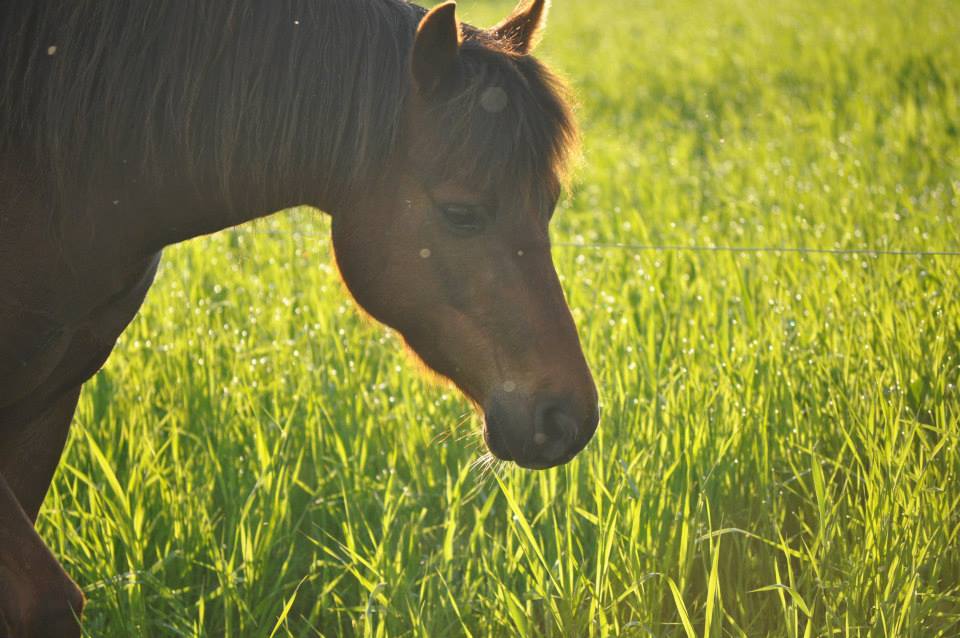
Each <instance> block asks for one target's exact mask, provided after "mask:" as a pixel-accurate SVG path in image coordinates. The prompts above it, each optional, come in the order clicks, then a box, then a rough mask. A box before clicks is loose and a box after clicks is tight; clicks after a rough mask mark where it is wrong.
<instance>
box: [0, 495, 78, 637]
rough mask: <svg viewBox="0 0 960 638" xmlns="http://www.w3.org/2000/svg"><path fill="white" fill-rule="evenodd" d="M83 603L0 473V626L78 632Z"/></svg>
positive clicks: (50, 633)
mask: <svg viewBox="0 0 960 638" xmlns="http://www.w3.org/2000/svg"><path fill="white" fill-rule="evenodd" d="M82 609H83V592H81V591H80V588H79V587H77V585H76V584H75V583H74V582H73V581H72V580H70V577H69V576H67V573H66V572H65V571H63V568H62V567H60V564H59V563H58V562H57V559H56V558H54V557H53V554H51V553H50V550H49V549H48V548H47V546H46V545H44V543H43V540H41V538H40V537H39V536H38V535H37V532H36V530H34V529H33V523H32V522H31V521H30V519H29V518H28V517H27V514H26V513H25V512H24V511H23V508H21V507H20V503H18V502H17V499H16V497H15V496H14V495H13V492H12V491H11V490H10V487H9V485H7V482H6V480H5V479H4V478H3V477H2V476H0V630H6V634H4V635H5V636H6V635H9V636H10V638H41V637H43V638H46V637H49V638H54V637H57V638H59V637H64V638H67V637H71V636H79V635H80V621H79V619H80V612H81V611H82ZM4 625H6V626H4Z"/></svg>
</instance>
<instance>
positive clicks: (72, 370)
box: [0, 253, 160, 415]
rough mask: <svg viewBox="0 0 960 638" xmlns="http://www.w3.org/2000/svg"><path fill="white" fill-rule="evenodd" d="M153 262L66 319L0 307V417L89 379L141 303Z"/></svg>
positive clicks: (157, 258)
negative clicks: (24, 402) (27, 401)
mask: <svg viewBox="0 0 960 638" xmlns="http://www.w3.org/2000/svg"><path fill="white" fill-rule="evenodd" d="M159 262H160V254H159V253H157V254H156V255H155V256H154V257H153V258H151V259H150V260H149V262H148V263H147V264H146V266H145V267H143V268H141V269H137V270H135V271H133V272H131V273H130V275H129V276H127V277H123V278H122V279H123V280H124V285H123V286H122V287H121V288H120V289H119V290H107V291H104V292H101V293H100V294H96V293H94V294H91V295H89V296H88V297H87V298H86V303H83V302H82V301H81V302H80V303H79V304H76V305H72V308H71V312H69V313H68V315H67V316H63V313H62V312H51V311H49V310H46V309H36V308H33V309H31V308H27V307H24V306H19V307H18V306H17V304H16V303H9V304H7V306H6V308H0V415H2V412H3V408H6V407H10V406H13V405H15V404H17V403H19V402H20V401H22V400H24V399H27V398H30V397H35V396H38V395H42V396H46V395H48V394H49V393H51V392H57V391H60V390H64V389H68V388H69V387H74V386H75V385H77V384H79V383H82V382H84V381H86V380H87V379H88V378H90V377H91V376H93V374H94V373H96V371H97V370H99V369H100V366H102V365H103V363H104V362H105V361H106V359H107V356H108V355H109V354H110V351H111V350H112V349H113V346H114V344H115V343H116V340H117V337H119V336H120V333H121V332H123V330H124V328H126V326H127V324H129V323H130V321H131V320H132V319H133V317H134V316H135V315H136V313H137V310H138V309H139V308H140V305H141V303H143V299H144V297H145V295H146V293H147V290H148V289H149V287H150V285H151V283H153V278H154V275H155V274H156V270H157V266H158V265H159ZM65 294H66V293H65Z"/></svg>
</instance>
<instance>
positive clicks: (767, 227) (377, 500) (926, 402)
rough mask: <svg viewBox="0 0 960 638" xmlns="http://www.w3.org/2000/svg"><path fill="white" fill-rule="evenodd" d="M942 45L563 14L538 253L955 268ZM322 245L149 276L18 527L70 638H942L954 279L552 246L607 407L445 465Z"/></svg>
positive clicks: (861, 21)
mask: <svg viewBox="0 0 960 638" xmlns="http://www.w3.org/2000/svg"><path fill="white" fill-rule="evenodd" d="M508 6H509V2H484V1H482V0H462V2H461V7H460V9H461V12H462V15H463V16H464V17H466V18H467V19H468V20H472V21H474V22H476V23H478V24H490V23H492V22H494V21H496V20H497V19H498V18H499V17H502V15H503V14H504V13H505V12H506V9H507V7H508ZM958 34H960V4H958V3H957V2H956V1H955V0H913V1H900V2H892V1H886V0H882V1H878V2H866V1H854V2H842V3H834V2H827V1H826V0H816V1H813V2H785V1H779V0H778V1H774V2H759V1H751V2H747V1H745V0H744V1H738V0H714V1H711V2H706V1H699V0H677V1H674V2H648V1H645V0H621V1H616V0H604V1H602V2H575V1H574V0H556V1H555V2H554V10H553V13H552V16H551V23H550V27H549V29H548V30H547V33H546V37H545V39H544V42H543V46H542V48H541V49H540V53H541V55H542V57H543V58H545V59H546V60H548V61H549V62H550V63H551V64H552V65H553V67H554V68H556V69H558V70H559V71H560V72H562V73H563V74H564V75H565V76H567V77H568V78H569V80H570V82H571V84H572V85H573V86H574V89H575V93H576V95H577V98H578V101H579V107H578V114H579V118H580V120H581V123H582V128H583V136H584V149H583V157H582V160H581V162H580V163H579V167H578V169H577V171H576V177H575V181H574V184H573V186H572V188H571V191H570V192H569V193H568V195H567V196H566V197H565V199H564V201H563V203H562V205H561V209H560V210H559V212H558V214H557V216H556V218H555V221H554V224H553V228H552V235H553V239H554V241H555V242H562V243H569V242H588V243H590V242H630V243H635V244H669V245H676V244H681V245H686V244H697V245H705V246H706V245H722V246H731V245H739V246H761V245H763V246H806V247H826V248H863V247H873V248H888V249H908V250H951V249H952V250H957V249H958V248H960V35H958ZM328 228H329V225H328V222H327V220H326V219H325V218H324V217H322V216H321V215H319V214H317V213H316V212H315V211H310V210H296V211H291V212H288V213H284V214H281V215H278V216H275V217H272V218H270V219H269V220H267V221H264V222H261V223H258V224H255V225H251V226H246V227H243V228H241V229H238V230H236V231H230V232H226V233H221V234H219V235H216V236H213V237H210V238H205V239H201V240H196V241H192V242H189V243H187V244H184V245H181V246H178V247H175V248H174V249H171V250H169V251H168V252H167V254H166V257H165V263H164V265H163V266H162V270H161V273H160V275H159V277H158V283H157V284H156V286H155V287H154V289H153V290H152V291H151V293H150V295H149V297H148V299H147V303H146V305H145V307H144V309H143V311H142V312H141V314H140V316H139V318H138V319H137V320H136V321H135V322H134V323H133V325H132V326H131V327H130V329H129V330H128V331H127V332H126V334H125V335H124V337H123V339H122V340H121V342H120V344H119V345H118V347H117V350H116V351H115V353H114V355H113V356H112V358H111V359H110V361H109V362H108V364H107V366H106V367H105V369H104V370H103V371H102V372H101V373H100V374H98V375H97V376H96V377H95V378H94V379H93V380H91V381H90V382H89V383H88V384H87V386H86V389H85V391H84V394H83V398H82V400H81V404H80V408H79V410H78V413H77V417H76V420H75V423H74V427H73V430H72V433H71V437H70V441H69V445H68V450H67V453H66V455H65V458H64V462H63V464H62V465H61V467H60V469H59V471H58V474H57V478H56V480H55V482H54V485H53V487H52V489H51V492H50V495H49V496H48V498H47V500H46V503H45V507H44V510H43V512H42V514H41V519H40V522H39V527H40V529H41V533H42V534H43V536H44V538H46V539H47V540H48V541H49V543H50V544H51V546H52V547H53V549H54V551H55V552H56V553H57V555H58V556H62V557H63V560H64V564H65V565H66V567H67V569H68V571H69V572H70V573H71V574H72V575H73V576H74V577H75V578H76V580H77V581H78V582H79V583H80V585H81V586H82V587H83V588H84V590H85V592H86V594H87V596H88V598H89V601H90V602H89V606H88V614H87V617H86V630H87V634H88V635H89V636H96V637H100V636H110V637H113V636H115V637H125V638H126V637H130V636H141V635H142V636H164V637H165V636H244V637H246V636H254V637H260V636H263V637H264V638H266V637H268V636H304V637H306V636H327V637H334V636H424V637H431V638H432V637H447V636H473V637H481V636H492V637H497V638H499V637H505V636H574V637H580V636H624V637H632V636H637V637H640V636H750V637H753V636H787V637H792V636H834V635H836V636H918V637H919V636H923V637H932V636H958V635H960V390H958V384H960V257H944V256H940V257H917V256H890V255H886V256H880V255H869V254H868V255H862V254H861V255H802V254H786V253H784V254H778V253H736V254H729V253H702V252H687V251H663V252H655V251H646V250H624V249H606V250H603V249H596V248H590V249H587V248H574V247H570V246H558V247H556V248H555V250H554V258H555V262H556V265H557V268H558V271H559V272H560V273H561V275H562V277H563V283H564V286H565V288H566V291H567V295H568V298H569V301H570V303H571V306H572V307H573V308H574V316H575V318H576V319H577V323H578V326H579V329H580V333H581V337H582V340H583V343H584V346H585V349H586V352H587V358H588V359H589V361H590V362H591V364H592V366H593V368H594V372H595V375H596V377H597V383H598V385H599V387H600V392H601V402H602V412H603V417H602V421H601V426H600V429H599V430H598V433H597V436H596V437H595V438H594V440H593V441H592V442H591V443H590V445H589V446H588V447H587V449H586V450H585V451H584V453H583V454H581V455H580V456H579V457H578V458H577V459H576V460H575V461H574V462H573V463H571V464H569V465H568V466H565V467H563V468H559V469H554V470H549V471H544V472H526V471H522V470H518V469H516V468H515V467H512V466H502V467H499V466H498V467H494V468H490V469H486V470H485V469H484V468H482V467H475V466H474V465H475V464H474V462H475V461H476V459H477V458H478V457H479V456H480V453H481V452H482V449H481V446H482V442H481V441H480V440H479V438H478V437H477V436H476V434H477V432H478V431H479V427H480V422H479V419H478V417H476V416H474V415H472V414H471V412H470V408H469V405H468V404H467V403H466V401H464V400H463V399H462V398H461V397H460V396H459V395H458V394H457V393H456V392H454V391H453V390H451V389H450V388H445V387H438V386H436V385H434V384H433V383H431V382H430V381H428V380H425V379H424V378H423V377H422V376H421V374H420V373H419V370H418V364H416V363H415V362H413V361H412V360H411V359H410V358H409V356H408V355H407V354H406V353H405V352H404V349H403V347H402V344H401V343H400V340H399V338H398V337H397V336H396V335H394V334H392V333H391V332H389V331H387V330H385V329H383V328H382V327H380V326H377V325H374V324H373V323H371V322H370V321H369V320H367V319H365V318H363V317H362V316H361V315H360V314H359V313H358V312H357V310H356V309H355V307H354V306H353V303H352V302H351V301H350V300H349V298H348V296H347V294H346V293H345V291H344V289H343V286H342V285H341V283H340V282H339V279H338V276H337V273H336V270H335V268H334V266H333V262H332V256H331V248H330V243H329V240H328V239H327V237H326V235H327V232H328Z"/></svg>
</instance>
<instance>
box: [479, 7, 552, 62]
mask: <svg viewBox="0 0 960 638" xmlns="http://www.w3.org/2000/svg"><path fill="white" fill-rule="evenodd" d="M549 9H550V0H533V1H532V2H529V3H527V2H526V0H524V1H523V2H521V3H520V4H519V5H517V8H516V9H514V10H513V13H512V14H510V16H509V17H508V18H507V19H506V20H504V21H503V22H501V23H500V24H498V25H497V26H495V27H493V28H492V29H490V31H491V32H493V35H494V37H496V38H497V39H498V40H502V41H504V42H506V43H507V44H508V45H509V46H510V48H511V49H513V51H514V52H516V53H519V54H520V55H526V54H527V53H530V51H532V50H533V47H534V46H535V45H536V43H537V40H538V38H539V36H540V33H541V32H542V31H543V28H544V27H545V26H546V24H547V11H548V10H549Z"/></svg>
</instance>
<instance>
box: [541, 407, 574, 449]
mask: <svg viewBox="0 0 960 638" xmlns="http://www.w3.org/2000/svg"><path fill="white" fill-rule="evenodd" d="M576 438H577V421H576V419H574V418H573V417H572V416H571V415H570V414H569V413H568V412H567V411H566V410H565V409H564V408H563V406H562V405H561V404H559V403H557V402H554V401H550V402H545V403H542V404H541V405H539V406H538V407H537V411H536V417H535V419H534V423H533V442H534V445H536V447H537V451H538V453H539V454H538V455H539V456H540V457H541V458H542V459H543V460H544V461H553V460H556V459H559V458H560V457H562V456H564V455H565V454H566V453H567V452H568V451H569V450H570V447H571V445H572V444H573V442H574V441H575V440H576Z"/></svg>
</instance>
